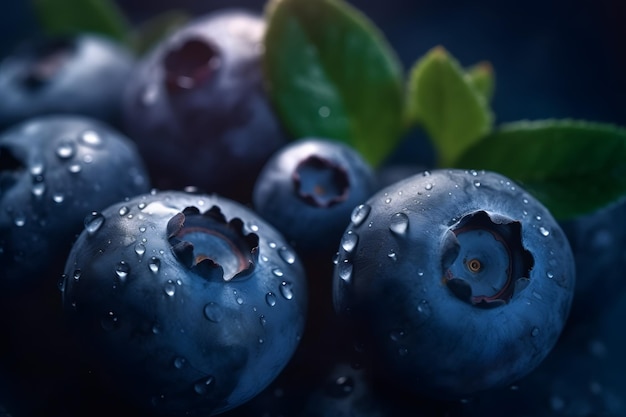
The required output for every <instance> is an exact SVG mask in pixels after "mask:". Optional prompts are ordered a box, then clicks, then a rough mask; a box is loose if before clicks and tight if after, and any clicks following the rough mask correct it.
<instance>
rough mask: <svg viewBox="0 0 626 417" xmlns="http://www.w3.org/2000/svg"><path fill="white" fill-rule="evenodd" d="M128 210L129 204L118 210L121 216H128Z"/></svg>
mask: <svg viewBox="0 0 626 417" xmlns="http://www.w3.org/2000/svg"><path fill="white" fill-rule="evenodd" d="M128 211H129V209H128V206H122V207H120V209H119V210H118V211H117V212H118V213H119V215H120V216H126V215H127V214H128Z"/></svg>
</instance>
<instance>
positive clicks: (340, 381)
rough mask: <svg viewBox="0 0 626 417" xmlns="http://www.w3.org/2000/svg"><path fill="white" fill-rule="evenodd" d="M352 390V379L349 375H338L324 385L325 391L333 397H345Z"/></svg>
mask: <svg viewBox="0 0 626 417" xmlns="http://www.w3.org/2000/svg"><path fill="white" fill-rule="evenodd" d="M353 391H354V379H352V378H351V377H350V376H344V375H342V376H339V377H337V378H335V380H333V381H332V383H331V384H329V385H328V386H327V387H326V393H327V394H328V395H329V396H331V397H333V398H346V397H347V396H349V395H350V394H352V392H353Z"/></svg>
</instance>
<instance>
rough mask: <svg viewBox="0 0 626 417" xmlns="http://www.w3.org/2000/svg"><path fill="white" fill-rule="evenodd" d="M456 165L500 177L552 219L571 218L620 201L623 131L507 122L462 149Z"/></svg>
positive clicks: (625, 154) (625, 156) (625, 172)
mask: <svg viewBox="0 0 626 417" xmlns="http://www.w3.org/2000/svg"><path fill="white" fill-rule="evenodd" d="M456 165H457V167H459V168H471V169H485V170H490V171H497V172H500V173H501V174H503V175H506V176H508V177H509V178H511V179H514V180H516V181H518V182H520V183H521V184H522V185H523V186H524V187H525V188H526V189H527V190H528V191H529V192H530V193H531V194H534V195H535V196H536V197H537V198H538V199H539V200H540V201H542V202H543V203H544V204H545V205H546V207H548V209H549V210H550V211H551V212H552V213H553V214H554V216H555V217H557V218H559V219H566V218H571V217H576V216H579V215H583V214H586V213H590V212H592V211H594V210H596V209H598V208H600V207H603V206H605V205H607V204H609V203H611V202H613V201H616V200H617V199H618V198H620V197H622V196H626V130H625V129H623V128H619V127H616V126H612V125H607V124H601V123H589V122H584V121H574V120H542V121H534V122H516V123H510V124H507V125H504V126H502V127H500V128H499V129H497V130H495V131H494V132H492V133H491V134H490V135H488V136H486V137H485V138H483V139H482V140H481V141H480V142H479V143H477V144H476V145H475V146H473V147H472V148H471V149H469V150H467V152H465V153H464V154H463V156H462V157H461V158H460V160H459V161H458V162H457V164H456Z"/></svg>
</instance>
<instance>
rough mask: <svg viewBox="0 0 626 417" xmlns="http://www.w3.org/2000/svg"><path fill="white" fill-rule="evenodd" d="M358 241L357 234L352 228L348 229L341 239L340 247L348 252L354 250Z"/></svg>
mask: <svg viewBox="0 0 626 417" xmlns="http://www.w3.org/2000/svg"><path fill="white" fill-rule="evenodd" d="M358 242H359V236H358V235H357V234H356V233H354V232H353V231H352V230H348V231H347V232H346V233H345V234H344V235H343V238H342V239H341V247H342V248H343V250H345V251H346V252H348V253H350V252H352V251H353V250H354V248H355V247H356V245H357V243H358Z"/></svg>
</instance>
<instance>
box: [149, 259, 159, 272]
mask: <svg viewBox="0 0 626 417" xmlns="http://www.w3.org/2000/svg"><path fill="white" fill-rule="evenodd" d="M160 267H161V260H160V259H159V258H157V257H156V256H153V257H151V258H150V262H148V268H150V271H152V272H153V273H155V274H156V273H157V272H159V268H160Z"/></svg>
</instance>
